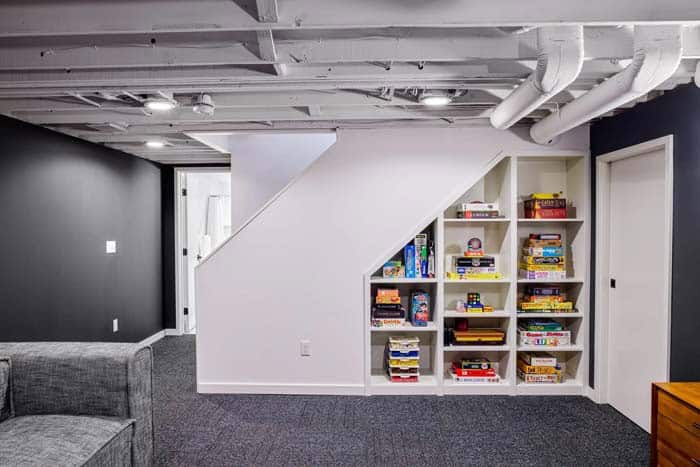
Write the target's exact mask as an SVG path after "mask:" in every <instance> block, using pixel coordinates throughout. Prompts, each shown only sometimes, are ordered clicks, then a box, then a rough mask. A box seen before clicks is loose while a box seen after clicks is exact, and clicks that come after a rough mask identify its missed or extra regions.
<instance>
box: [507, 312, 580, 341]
mask: <svg viewBox="0 0 700 467" xmlns="http://www.w3.org/2000/svg"><path fill="white" fill-rule="evenodd" d="M518 344H519V345H528V346H532V345H536V346H541V347H559V346H563V345H569V344H571V331H567V330H565V329H564V327H563V326H562V325H561V323H559V322H557V321H554V320H553V319H549V318H544V319H522V320H519V321H518Z"/></svg>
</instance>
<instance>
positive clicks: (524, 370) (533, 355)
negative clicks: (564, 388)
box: [518, 352, 562, 383]
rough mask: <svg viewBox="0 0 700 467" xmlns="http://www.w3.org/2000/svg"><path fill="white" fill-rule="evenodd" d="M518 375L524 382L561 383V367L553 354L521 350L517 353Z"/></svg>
mask: <svg viewBox="0 0 700 467" xmlns="http://www.w3.org/2000/svg"><path fill="white" fill-rule="evenodd" d="M518 377H519V378H520V379H521V380H522V382H524V383H561V382H562V368H561V365H560V364H559V362H557V358H556V357H555V356H554V355H551V354H548V353H542V352H521V353H519V354H518Z"/></svg>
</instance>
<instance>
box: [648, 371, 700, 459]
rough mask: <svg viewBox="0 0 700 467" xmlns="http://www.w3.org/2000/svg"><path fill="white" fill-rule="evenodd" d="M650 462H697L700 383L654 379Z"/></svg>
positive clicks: (698, 454)
mask: <svg viewBox="0 0 700 467" xmlns="http://www.w3.org/2000/svg"><path fill="white" fill-rule="evenodd" d="M651 391H652V393H651V462H650V463H651V465H652V466H657V465H661V466H692V467H698V466H700V383H654V384H653V385H652V389H651Z"/></svg>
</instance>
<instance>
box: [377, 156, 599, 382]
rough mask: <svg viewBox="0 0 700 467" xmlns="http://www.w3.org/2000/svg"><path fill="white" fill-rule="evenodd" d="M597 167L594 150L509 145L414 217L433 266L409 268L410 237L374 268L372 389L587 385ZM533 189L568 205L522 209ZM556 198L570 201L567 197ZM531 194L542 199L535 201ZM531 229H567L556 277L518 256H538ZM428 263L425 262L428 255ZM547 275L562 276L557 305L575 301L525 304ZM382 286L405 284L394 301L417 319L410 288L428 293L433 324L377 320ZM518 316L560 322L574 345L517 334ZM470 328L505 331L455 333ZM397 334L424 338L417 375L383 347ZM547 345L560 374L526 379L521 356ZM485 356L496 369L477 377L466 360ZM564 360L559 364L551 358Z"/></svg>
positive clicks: (529, 321) (559, 233) (561, 233)
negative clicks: (534, 151) (545, 150)
mask: <svg viewBox="0 0 700 467" xmlns="http://www.w3.org/2000/svg"><path fill="white" fill-rule="evenodd" d="M588 167H589V159H588V156H586V155H565V156H557V155H552V156H537V157H534V156H517V155H516V156H510V157H503V158H502V159H501V160H500V161H499V162H498V163H496V164H495V165H494V166H493V167H492V169H491V170H489V171H488V172H487V173H486V175H484V176H483V177H482V178H481V179H480V180H479V181H478V182H477V183H475V184H474V185H473V186H472V187H468V188H467V189H465V192H464V194H463V195H462V196H460V197H459V198H457V199H455V200H454V202H453V203H451V204H450V205H449V206H447V207H445V208H444V209H443V210H442V211H441V212H440V213H439V214H438V215H436V217H435V219H434V220H432V221H431V222H430V224H429V225H427V226H425V227H424V228H422V229H416V233H417V234H425V235H426V236H427V244H428V245H427V246H428V248H427V252H428V254H429V256H430V257H431V266H430V268H428V271H427V272H429V274H428V277H423V274H420V273H419V274H418V277H406V271H405V269H406V268H405V266H406V257H405V249H404V248H402V247H398V248H397V250H396V252H395V254H394V255H393V256H390V257H388V258H386V261H383V262H381V263H379V264H378V265H377V266H376V267H375V269H373V270H371V271H370V273H369V274H368V275H367V276H366V288H365V290H366V299H365V304H366V305H365V310H366V311H365V313H366V315H365V316H366V317H367V323H368V326H367V334H366V336H367V337H366V342H368V343H369V344H368V345H367V351H366V360H365V361H366V392H367V394H387V395H388V394H437V395H442V394H510V395H517V394H541V395H575V394H583V389H584V382H585V381H587V380H588V367H587V362H588V357H587V355H588V341H587V328H588V323H587V316H588V314H587V305H588V293H589V292H588V279H587V278H588V277H589V272H588V263H589V258H588V254H589V253H588V251H589V226H588V222H587V219H588V216H589V212H588V211H589V207H588V197H589V182H588V177H589V174H588V170H589V169H588ZM532 193H557V194H559V196H560V198H558V199H566V202H565V203H566V208H565V209H566V212H565V215H566V217H564V218H552V217H547V216H549V215H551V214H554V215H562V214H563V211H559V212H556V211H551V212H537V213H535V212H534V211H532V210H529V211H528V213H527V214H528V216H532V215H537V216H545V218H537V219H531V218H528V217H525V213H526V209H525V206H526V203H525V200H526V199H527V198H528V197H529V195H530V194H532ZM549 203H550V204H558V205H559V206H561V204H562V202H561V201H558V202H555V203H554V202H549ZM544 204H547V203H544ZM527 206H528V207H530V208H531V207H533V202H529V203H527ZM535 206H536V207H539V205H535ZM531 234H532V235H541V234H552V235H553V236H554V237H553V238H558V239H560V241H561V256H562V258H563V259H562V260H561V263H562V264H563V266H562V267H561V268H558V269H560V270H561V272H557V273H556V274H557V278H556V279H550V278H542V277H537V278H529V279H528V278H524V277H521V263H522V262H523V261H526V262H530V261H532V260H530V259H524V258H523V253H525V252H524V251H523V248H524V246H525V245H526V243H528V242H529V239H530V236H531ZM474 239H478V242H476V241H474ZM424 242H425V240H422V239H421V240H420V242H419V245H418V247H416V246H415V245H414V248H413V251H414V252H415V251H416V250H419V249H420V248H421V245H423V244H424ZM412 243H415V239H414V237H408V238H407V240H406V241H405V242H404V243H403V244H405V245H411V244H412ZM431 246H432V249H431V248H430V247H431ZM423 251H425V250H423ZM473 253H475V254H473ZM423 258H424V257H423ZM414 260H415V258H414ZM392 261H393V263H392ZM399 261H402V263H403V264H401V265H400V264H399ZM538 261H539V260H538ZM547 261H549V260H547ZM419 264H420V263H419ZM528 264H529V263H528ZM538 264H541V263H538ZM384 266H389V269H388V270H387V271H386V272H389V273H390V274H392V273H398V275H400V276H401V277H384V275H385V268H384ZM400 266H403V267H404V270H401V269H400ZM419 267H420V266H419V265H416V266H415V268H414V269H415V270H416V271H417V270H418V268H419ZM527 268H528V269H533V270H539V269H538V268H532V267H527ZM545 269H546V268H545ZM554 269H557V268H554ZM421 272H422V273H425V272H426V271H425V266H424V270H423V271H421ZM546 286H549V287H556V288H557V289H556V291H557V292H558V293H559V294H560V296H558V297H557V300H559V301H560V302H562V303H565V302H566V303H568V302H570V304H564V305H556V306H555V307H569V309H546V310H539V309H532V305H528V307H529V309H528V310H522V309H521V302H522V300H523V297H524V296H527V297H528V300H530V299H533V298H532V297H531V296H530V295H528V294H532V293H533V289H534V288H543V287H546ZM380 288H390V289H393V290H395V291H397V292H395V293H396V294H397V295H398V297H399V298H398V299H396V300H397V301H398V303H397V305H399V306H400V308H402V309H403V310H404V316H405V317H406V318H405V319H406V320H407V322H410V320H411V307H412V306H413V303H412V297H413V295H412V294H414V293H416V292H417V291H419V292H424V293H426V294H427V296H428V297H427V300H426V304H427V308H428V310H429V311H428V318H427V320H428V321H427V325H426V326H422V327H416V326H411V325H402V326H400V327H375V326H373V325H372V322H373V317H374V314H373V313H374V310H375V308H376V303H375V301H376V296H377V290H378V289H380ZM474 296H476V297H478V300H477V301H476V302H475V303H476V305H474V304H473V303H471V302H470V300H469V298H470V297H472V298H473V297H474ZM533 300H534V299H533ZM470 306H475V307H476V308H471V309H472V310H473V311H471V312H470V311H468V309H470V308H469V307H470ZM480 306H481V307H485V308H486V310H484V309H481V308H479V307H480ZM460 323H461V324H460ZM519 325H520V326H521V327H523V326H525V325H527V326H532V325H544V326H551V327H552V328H551V329H561V331H550V332H562V333H563V338H564V339H569V341H566V340H564V342H566V344H565V345H559V346H556V347H553V346H552V347H549V346H545V345H519V337H520V335H519V333H518V327H519ZM528 329H529V328H528ZM464 330H467V331H476V333H477V334H478V333H484V332H485V333H486V334H487V335H489V336H490V335H491V334H494V335H495V336H497V337H498V338H499V339H501V340H500V341H496V342H490V343H489V342H480V341H479V340H478V339H477V340H476V341H474V342H469V343H465V341H464V340H462V341H459V342H457V341H456V340H455V332H454V331H462V334H459V333H458V334H459V337H460V338H463V337H464V336H467V335H471V334H473V333H469V332H467V334H464ZM528 332H530V331H528ZM391 336H406V337H413V338H418V340H419V348H420V358H419V360H420V363H419V376H418V377H417V378H416V380H417V382H394V381H392V380H391V376H390V374H391V372H392V371H393V370H392V369H391V368H390V367H389V366H388V365H389V363H388V360H387V358H386V352H387V348H388V347H387V343H388V341H389V338H390V337H391ZM491 337H493V336H491ZM479 338H480V337H479ZM545 341H546V339H545V340H544V341H542V342H545ZM528 342H540V341H528ZM545 343H551V342H549V341H546V342H545ZM544 354H550V356H551V357H552V358H556V359H557V365H558V367H555V368H560V373H557V378H556V379H558V380H559V381H560V382H549V383H542V382H539V383H538V382H526V381H523V380H522V378H521V376H522V373H520V374H519V369H518V368H519V365H522V362H521V360H523V359H524V358H526V357H528V358H529V357H530V356H531V355H544ZM479 361H483V362H484V363H483V364H484V365H486V367H488V368H487V370H488V371H482V372H479V371H477V372H476V374H479V375H485V374H488V375H490V376H488V377H481V376H475V377H472V373H470V372H469V371H467V370H465V369H462V368H461V365H468V364H472V363H474V362H479ZM454 365H458V366H457V367H455V366H454ZM456 368H459V369H456ZM537 371H549V370H537ZM556 371H559V370H552V372H556ZM455 372H457V373H455ZM525 377H526V378H528V380H533V379H534V380H536V378H532V377H528V376H527V375H525ZM545 379H546V378H545ZM552 379H555V378H554V377H552Z"/></svg>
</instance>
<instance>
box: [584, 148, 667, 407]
mask: <svg viewBox="0 0 700 467" xmlns="http://www.w3.org/2000/svg"><path fill="white" fill-rule="evenodd" d="M659 150H663V151H664V154H665V182H666V185H665V188H664V191H665V192H664V204H665V206H666V218H665V219H663V220H661V219H659V222H662V223H663V225H664V226H665V231H664V265H665V268H666V270H665V272H666V277H665V281H664V284H662V289H663V290H666V296H665V297H664V306H663V311H664V312H665V313H666V314H667V320H668V326H667V329H666V343H667V346H668V352H667V361H666V371H667V374H666V378H667V379H668V377H669V374H668V372H669V371H670V366H671V365H670V355H671V351H670V350H671V349H670V346H671V335H670V333H671V285H672V283H673V282H672V264H673V262H672V260H673V135H668V136H663V137H661V138H656V139H653V140H650V141H646V142H644V143H640V144H636V145H634V146H629V147H626V148H623V149H620V150H617V151H613V152H610V153H607V154H604V155H602V156H599V157H597V158H596V233H595V241H596V253H595V258H594V260H595V347H594V348H595V356H594V362H595V382H594V384H595V389H594V390H593V391H592V393H591V394H590V396H589V397H591V399H593V400H594V401H595V402H598V403H607V402H608V349H609V346H608V343H609V342H608V341H609V335H608V331H609V328H610V322H609V319H610V315H609V310H608V303H609V288H608V281H609V274H608V273H609V270H610V265H609V262H608V255H607V252H608V251H609V249H610V238H609V237H610V164H611V163H612V162H616V161H619V160H622V159H627V158H631V157H635V156H640V155H642V154H647V153H649V152H651V151H659Z"/></svg>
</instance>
